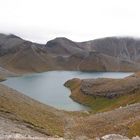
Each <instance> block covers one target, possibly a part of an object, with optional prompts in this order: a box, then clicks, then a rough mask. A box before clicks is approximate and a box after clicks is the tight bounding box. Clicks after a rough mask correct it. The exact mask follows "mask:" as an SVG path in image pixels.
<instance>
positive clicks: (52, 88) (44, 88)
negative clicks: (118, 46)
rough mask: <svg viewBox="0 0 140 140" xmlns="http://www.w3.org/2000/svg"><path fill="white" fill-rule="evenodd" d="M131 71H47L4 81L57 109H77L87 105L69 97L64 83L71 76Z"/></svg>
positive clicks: (115, 74) (120, 75)
mask: <svg viewBox="0 0 140 140" xmlns="http://www.w3.org/2000/svg"><path fill="white" fill-rule="evenodd" d="M130 74H132V73H123V72H77V71H49V72H43V73H37V74H30V75H26V76H21V77H12V78H8V80H6V81H4V82H3V84H4V85H7V86H9V87H11V88H13V89H16V90H17V91H20V92H22V93H23V94H25V95H27V96H29V97H31V98H33V99H35V100H38V101H40V102H42V103H45V104H47V105H50V106H53V107H55V108H58V109H63V110H69V111H78V110H87V109H88V107H86V106H83V105H81V104H79V103H76V102H74V101H73V100H72V99H71V98H70V97H69V95H70V90H69V89H67V88H66V87H64V83H65V82H66V81H67V80H69V79H72V78H81V79H86V78H101V77H104V78H116V79H117V78H124V77H126V76H128V75H130Z"/></svg>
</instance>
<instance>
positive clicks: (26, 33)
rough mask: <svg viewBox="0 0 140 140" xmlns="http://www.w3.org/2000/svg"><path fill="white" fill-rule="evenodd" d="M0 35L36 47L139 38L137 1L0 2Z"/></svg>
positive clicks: (19, 0) (54, 0) (25, 0)
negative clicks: (66, 40) (59, 41)
mask: <svg viewBox="0 0 140 140" xmlns="http://www.w3.org/2000/svg"><path fill="white" fill-rule="evenodd" d="M0 32H1V33H6V34H15V35H18V36H20V37H22V38H24V39H27V40H31V41H34V42H38V43H46V42H47V41H48V40H51V39H54V38H56V37H67V38H69V39H71V40H74V41H86V40H93V39H96V38H102V37H107V36H133V37H140V0H0Z"/></svg>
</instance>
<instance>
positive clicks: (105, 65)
mask: <svg viewBox="0 0 140 140" xmlns="http://www.w3.org/2000/svg"><path fill="white" fill-rule="evenodd" d="M139 46H140V40H139V39H134V38H127V37H122V38H118V37H108V38H102V39H96V40H91V41H87V42H74V41H71V40H69V39H67V38H56V39H54V40H51V41H48V42H47V43H46V44H38V43H34V42H30V41H26V40H23V39H22V38H20V37H17V36H15V35H4V34H0V66H1V67H2V68H5V69H6V70H9V71H12V72H15V73H29V72H42V71H48V70H81V71H133V72H134V71H139V70H140V50H139Z"/></svg>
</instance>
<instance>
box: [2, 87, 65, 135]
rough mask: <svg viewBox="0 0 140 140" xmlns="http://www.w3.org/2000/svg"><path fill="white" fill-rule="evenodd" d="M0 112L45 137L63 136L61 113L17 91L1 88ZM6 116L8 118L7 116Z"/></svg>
mask: <svg viewBox="0 0 140 140" xmlns="http://www.w3.org/2000/svg"><path fill="white" fill-rule="evenodd" d="M0 89H1V98H0V112H3V113H4V114H6V113H8V114H9V115H10V114H11V115H13V116H14V118H13V120H14V119H16V120H19V121H20V122H23V123H27V125H29V127H31V128H33V129H34V130H37V131H40V132H41V133H44V134H46V135H58V136H63V131H64V128H63V126H64V125H63V118H64V116H63V115H64V113H63V111H58V110H56V109H54V108H52V107H49V106H46V105H43V104H41V103H39V102H37V101H35V100H32V99H30V98H28V97H25V96H24V95H22V94H20V93H17V91H15V90H12V89H9V88H7V87H5V86H1V85H0ZM9 115H8V116H9Z"/></svg>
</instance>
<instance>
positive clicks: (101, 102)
mask: <svg viewBox="0 0 140 140" xmlns="http://www.w3.org/2000/svg"><path fill="white" fill-rule="evenodd" d="M79 80H80V79H79ZM79 80H70V81H68V82H66V84H65V86H67V87H69V88H70V89H71V91H72V94H71V96H70V97H71V98H72V99H73V100H75V101H76V102H79V103H81V104H84V105H87V106H89V107H91V109H92V112H94V113H97V112H104V111H110V110H113V109H115V108H119V107H123V106H126V105H129V104H134V103H138V102H140V91H134V93H133V94H132V93H131V94H128V95H123V96H120V97H117V98H113V99H109V98H105V97H93V96H89V95H85V94H83V93H81V91H80V81H79Z"/></svg>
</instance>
